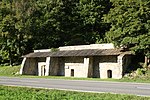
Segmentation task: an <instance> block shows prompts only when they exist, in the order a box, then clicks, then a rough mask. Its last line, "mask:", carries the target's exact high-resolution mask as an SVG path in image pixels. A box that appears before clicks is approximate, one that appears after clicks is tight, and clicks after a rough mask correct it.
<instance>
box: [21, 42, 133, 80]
mask: <svg viewBox="0 0 150 100" xmlns="http://www.w3.org/2000/svg"><path fill="white" fill-rule="evenodd" d="M97 46H98V45H97ZM86 47H88V46H79V47H78V46H71V47H60V49H61V50H68V49H71V50H78V49H79V50H80V49H85V48H86ZM98 47H101V48H102V49H109V45H108V44H107V45H106V48H105V45H104V44H103V45H99V46H98ZM98 47H94V48H98ZM89 48H91V45H90V46H89V47H88V48H86V49H89ZM112 48H113V47H112V44H111V45H110V49H112ZM45 51H49V52H50V50H48V49H47V50H43V51H40V50H36V51H35V52H45ZM130 58H131V55H127V54H126V53H122V54H120V55H113V54H112V55H101V56H94V55H93V56H69V57H66V56H65V57H33V58H32V57H31V58H30V57H29V58H24V60H23V62H22V68H21V69H20V74H29V75H39V76H49V75H51V76H65V77H83V78H87V77H95V78H102V79H104V78H114V79H120V78H122V76H123V74H124V73H125V71H126V69H127V67H128V65H129V64H130V61H131V60H130Z"/></svg>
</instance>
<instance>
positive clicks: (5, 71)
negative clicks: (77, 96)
mask: <svg viewBox="0 0 150 100" xmlns="http://www.w3.org/2000/svg"><path fill="white" fill-rule="evenodd" d="M19 70H20V66H13V67H10V66H0V76H13V77H21V78H49V79H66V80H92V81H114V82H138V83H150V71H149V72H148V73H149V74H148V75H147V76H139V77H134V78H127V77H126V78H122V79H100V78H75V77H64V76H31V75H16V73H17V72H19Z"/></svg>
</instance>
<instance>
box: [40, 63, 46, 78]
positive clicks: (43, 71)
mask: <svg viewBox="0 0 150 100" xmlns="http://www.w3.org/2000/svg"><path fill="white" fill-rule="evenodd" d="M45 72H46V69H45V65H42V66H41V76H45Z"/></svg>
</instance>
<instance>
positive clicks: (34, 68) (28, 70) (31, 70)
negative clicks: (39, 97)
mask: <svg viewBox="0 0 150 100" xmlns="http://www.w3.org/2000/svg"><path fill="white" fill-rule="evenodd" d="M37 64H38V61H37V59H35V58H26V60H25V62H24V64H23V65H22V66H23V68H22V74H24V75H38V65H37Z"/></svg>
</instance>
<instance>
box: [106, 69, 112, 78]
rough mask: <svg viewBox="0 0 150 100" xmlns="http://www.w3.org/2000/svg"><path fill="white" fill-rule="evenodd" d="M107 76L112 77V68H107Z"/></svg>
mask: <svg viewBox="0 0 150 100" xmlns="http://www.w3.org/2000/svg"><path fill="white" fill-rule="evenodd" d="M107 77H108V78H112V70H107Z"/></svg>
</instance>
